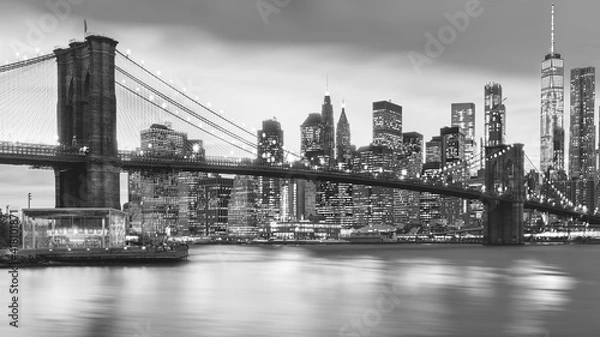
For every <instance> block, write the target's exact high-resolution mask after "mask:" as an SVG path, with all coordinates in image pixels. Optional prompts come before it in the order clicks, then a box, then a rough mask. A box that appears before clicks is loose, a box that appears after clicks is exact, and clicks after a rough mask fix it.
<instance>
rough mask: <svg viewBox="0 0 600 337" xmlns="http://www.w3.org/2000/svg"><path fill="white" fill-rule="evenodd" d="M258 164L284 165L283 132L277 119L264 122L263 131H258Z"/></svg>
mask: <svg viewBox="0 0 600 337" xmlns="http://www.w3.org/2000/svg"><path fill="white" fill-rule="evenodd" d="M257 136H258V152H257V153H258V162H259V163H260V164H272V165H276V164H281V163H283V159H284V158H283V130H282V129H281V123H279V122H278V121H277V120H275V119H269V120H266V121H263V122H262V130H259V131H258V135H257Z"/></svg>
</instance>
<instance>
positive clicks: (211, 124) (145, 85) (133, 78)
mask: <svg viewBox="0 0 600 337" xmlns="http://www.w3.org/2000/svg"><path fill="white" fill-rule="evenodd" d="M115 67H116V69H117V71H118V72H119V73H121V74H122V75H124V76H126V77H128V78H129V79H131V80H133V81H134V82H136V83H138V84H139V85H140V86H142V87H144V88H145V89H146V90H148V91H150V92H152V93H154V94H155V95H157V96H159V97H160V98H162V99H163V100H164V101H166V102H169V103H170V104H172V105H174V106H176V107H178V108H179V109H181V110H183V111H185V112H187V113H188V114H189V115H191V116H193V117H194V118H197V119H199V120H201V121H202V122H204V123H206V124H208V125H210V126H211V127H213V128H215V129H217V130H219V131H220V132H222V133H224V134H226V135H228V136H229V137H231V138H234V139H236V140H238V141H240V142H242V143H244V144H246V145H247V146H250V147H254V146H255V144H254V143H252V142H250V141H248V140H246V139H245V138H242V137H241V136H239V135H237V134H235V133H233V132H232V131H230V130H228V129H226V128H224V127H222V126H220V125H219V124H217V123H215V122H213V121H211V120H209V119H207V118H206V117H203V116H201V115H199V114H197V113H196V112H194V111H193V110H191V109H189V108H188V107H186V106H184V105H182V104H181V103H179V102H177V101H175V100H173V99H172V98H170V97H168V96H167V95H165V94H163V93H162V92H160V91H159V90H157V89H155V88H153V87H151V86H150V85H148V84H146V83H144V82H143V81H141V80H140V79H138V78H137V77H135V76H134V75H132V74H130V73H128V72H127V71H125V70H123V69H122V68H120V67H118V66H115ZM116 83H117V84H118V85H120V86H122V87H124V88H126V89H127V90H128V91H130V92H131V93H134V94H135V95H136V96H138V97H140V98H142V99H143V100H145V101H147V102H150V103H152V104H153V105H155V106H157V104H158V103H154V102H153V101H151V100H149V99H146V98H145V97H143V96H142V95H141V94H139V93H137V92H135V91H134V90H132V89H130V88H127V87H125V86H124V85H123V84H121V83H120V82H118V81H116ZM159 108H161V110H163V111H165V112H167V113H169V114H170V115H172V116H174V117H177V118H178V119H181V118H179V116H176V115H174V114H173V113H172V112H170V111H169V110H167V109H166V108H164V107H162V106H160V107H159ZM184 122H186V123H188V124H189V122H188V121H185V120H184ZM194 127H196V126H194ZM203 131H204V130H203Z"/></svg>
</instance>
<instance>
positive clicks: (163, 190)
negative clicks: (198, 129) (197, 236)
mask: <svg viewBox="0 0 600 337" xmlns="http://www.w3.org/2000/svg"><path fill="white" fill-rule="evenodd" d="M140 143H141V148H140V149H138V151H139V153H140V154H141V155H143V156H151V157H164V158H176V157H188V158H197V159H198V160H203V159H204V155H205V150H204V147H203V142H202V140H194V139H188V137H187V134H186V133H183V132H178V131H175V130H173V129H172V128H171V126H170V124H169V123H165V124H158V123H157V124H152V125H151V126H150V128H148V129H146V130H142V131H141V132H140ZM205 176H206V174H204V173H200V172H176V171H171V172H164V171H163V172H154V171H137V172H130V173H129V175H128V187H129V188H128V191H129V203H128V204H129V209H128V212H129V218H130V226H131V229H132V230H133V231H135V232H139V233H142V232H146V233H150V232H155V233H157V232H158V233H164V232H165V230H166V229H167V228H175V229H176V230H177V231H180V232H185V231H191V232H195V231H196V230H202V229H201V227H202V226H201V223H200V221H199V219H198V212H197V210H198V208H199V207H201V205H200V204H199V203H198V189H197V188H198V181H199V180H200V179H201V178H203V177H205Z"/></svg>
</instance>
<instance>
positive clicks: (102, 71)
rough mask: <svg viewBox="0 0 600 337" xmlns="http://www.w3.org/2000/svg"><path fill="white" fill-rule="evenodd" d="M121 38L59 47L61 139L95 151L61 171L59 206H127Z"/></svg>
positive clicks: (94, 38) (90, 39)
mask: <svg viewBox="0 0 600 337" xmlns="http://www.w3.org/2000/svg"><path fill="white" fill-rule="evenodd" d="M117 43H118V42H117V41H115V40H113V39H111V38H108V37H103V36H97V35H88V36H87V37H86V38H85V41H82V42H71V43H70V44H69V47H68V48H59V49H56V50H54V53H55V55H56V61H57V64H58V104H57V121H58V141H59V144H60V145H64V147H65V148H71V149H81V148H83V147H86V148H87V149H89V150H88V151H89V152H88V155H87V159H88V160H87V162H86V163H85V164H82V165H78V166H77V165H76V166H73V167H68V168H60V169H55V178H56V179H55V184H56V191H55V192H56V193H55V195H56V207H97V208H98V207H99V208H113V209H121V205H120V200H119V197H120V191H119V189H120V186H119V174H120V168H119V157H118V147H117V106H116V97H115V48H116V45H117Z"/></svg>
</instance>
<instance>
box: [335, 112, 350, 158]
mask: <svg viewBox="0 0 600 337" xmlns="http://www.w3.org/2000/svg"><path fill="white" fill-rule="evenodd" d="M336 152H337V154H336V155H337V162H338V165H339V164H341V165H342V166H343V167H349V166H350V164H351V163H352V144H351V140H350V123H348V118H347V117H346V107H345V106H342V113H341V114H340V119H339V121H338V124H337V130H336Z"/></svg>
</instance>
